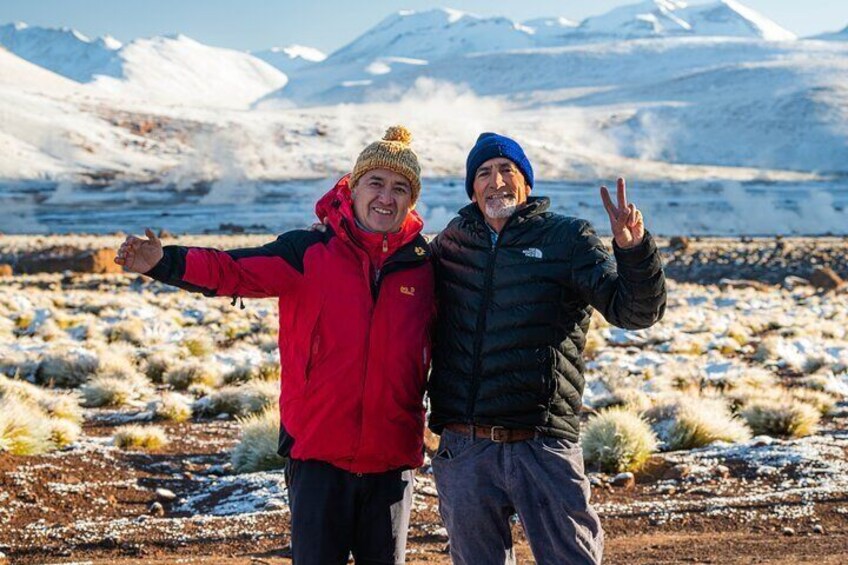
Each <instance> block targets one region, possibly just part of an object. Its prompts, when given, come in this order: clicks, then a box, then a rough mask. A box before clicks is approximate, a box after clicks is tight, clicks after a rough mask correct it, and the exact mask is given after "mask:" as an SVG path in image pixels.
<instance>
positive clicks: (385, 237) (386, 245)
mask: <svg viewBox="0 0 848 565" xmlns="http://www.w3.org/2000/svg"><path fill="white" fill-rule="evenodd" d="M388 250H389V234H387V233H384V234H383V253H386V252H387V251H388Z"/></svg>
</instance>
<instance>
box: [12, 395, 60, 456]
mask: <svg viewBox="0 0 848 565" xmlns="http://www.w3.org/2000/svg"><path fill="white" fill-rule="evenodd" d="M48 424H49V422H48V419H47V418H46V417H45V415H44V413H43V412H41V411H40V410H38V409H37V408H36V409H33V406H32V405H31V404H28V403H27V402H24V401H22V400H21V399H19V398H16V397H13V396H9V397H4V398H0V452H4V451H7V452H9V453H11V454H13V455H39V454H41V453H46V452H48V451H52V450H53V449H55V448H56V444H55V443H54V442H53V441H52V437H51V428H50V426H49V425H48Z"/></svg>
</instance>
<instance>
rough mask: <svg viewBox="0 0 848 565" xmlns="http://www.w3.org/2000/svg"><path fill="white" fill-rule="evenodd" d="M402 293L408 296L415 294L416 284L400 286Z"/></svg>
mask: <svg viewBox="0 0 848 565" xmlns="http://www.w3.org/2000/svg"><path fill="white" fill-rule="evenodd" d="M400 293H401V294H405V295H407V296H415V287H414V286H402V287H400Z"/></svg>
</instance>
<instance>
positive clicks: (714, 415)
mask: <svg viewBox="0 0 848 565" xmlns="http://www.w3.org/2000/svg"><path fill="white" fill-rule="evenodd" d="M646 417H647V418H648V420H649V421H651V423H652V426H651V427H652V428H653V429H654V431H655V432H656V433H657V436H658V437H659V439H660V440H661V441H662V442H663V443H664V444H665V445H664V446H665V448H666V449H668V450H670V451H676V450H678V449H693V448H696V447H703V446H705V445H709V444H710V443H712V442H714V441H726V442H730V443H736V442H740V441H745V440H748V439H750V438H751V432H750V430H749V429H748V428H747V426H745V424H744V423H743V422H742V421H740V420H739V419H737V418H736V417H734V416H733V414H731V412H730V410H729V408H728V406H727V404H725V403H724V402H723V401H722V400H719V399H714V398H685V397H680V398H677V399H675V400H673V401H671V402H667V403H665V404H662V405H660V406H657V407H655V408H653V409H651V410H648V412H647V413H646Z"/></svg>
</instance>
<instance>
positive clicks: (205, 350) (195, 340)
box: [182, 333, 215, 357]
mask: <svg viewBox="0 0 848 565" xmlns="http://www.w3.org/2000/svg"><path fill="white" fill-rule="evenodd" d="M182 346H183V347H184V348H185V349H186V350H187V351H188V352H189V354H191V355H192V356H193V357H208V356H210V355H212V353H214V352H215V343H214V342H213V341H212V339H211V338H210V337H209V336H207V335H205V334H201V333H195V334H192V335H190V336H189V337H186V338H185V339H183V341H182Z"/></svg>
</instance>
